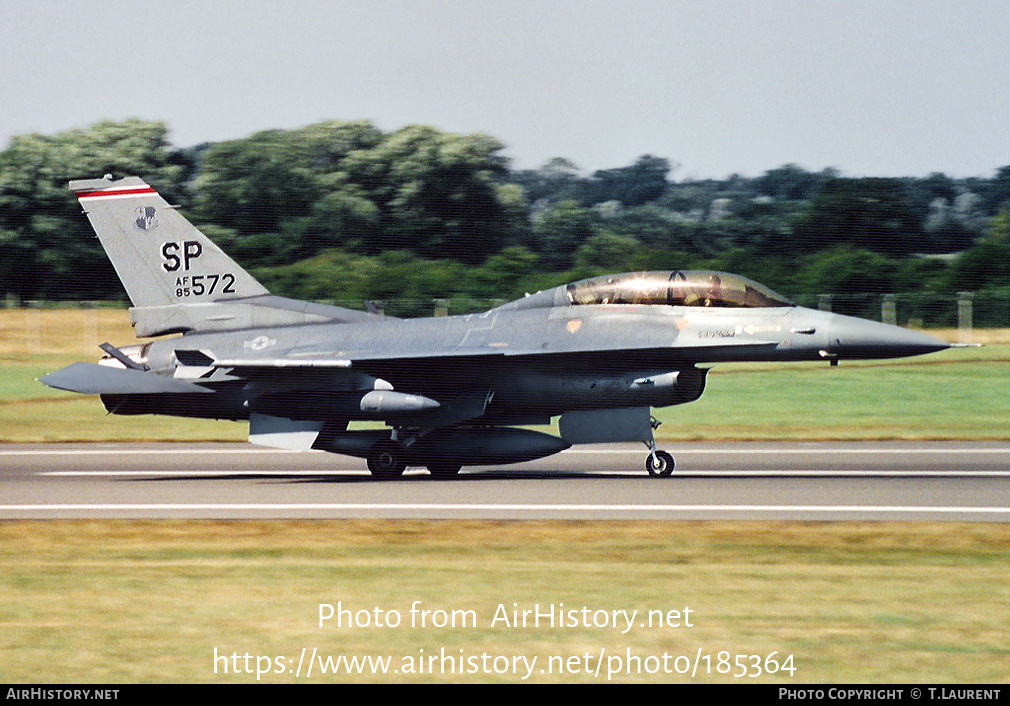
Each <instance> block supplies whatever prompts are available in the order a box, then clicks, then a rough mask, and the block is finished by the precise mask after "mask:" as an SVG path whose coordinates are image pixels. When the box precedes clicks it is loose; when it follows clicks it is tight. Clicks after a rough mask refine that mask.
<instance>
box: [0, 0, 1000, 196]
mask: <svg viewBox="0 0 1010 706" xmlns="http://www.w3.org/2000/svg"><path fill="white" fill-rule="evenodd" d="M0 59H2V61H0V75H2V78H3V87H2V92H0V145H6V144H7V141H8V140H9V139H10V137H11V136H12V135H17V134H23V133H29V132H41V133H52V132H58V131H61V130H66V129H69V128H74V127H85V126H87V125H90V124H91V123H93V122H96V121H98V120H100V119H105V118H109V119H114V120H118V119H123V118H127V117H134V116H136V117H141V118H145V119H152V120H163V121H165V122H166V123H167V124H168V126H169V128H170V130H171V140H172V142H173V144H175V145H177V146H190V145H194V144H198V143H200V142H206V141H217V140H223V139H229V138H235V137H243V136H246V135H249V134H251V133H253V132H255V131H257V130H263V129H269V128H275V127H281V128H293V127H299V126H302V125H307V124H310V123H313V122H317V121H320V120H327V119H335V120H357V119H368V120H372V121H373V122H375V124H376V125H378V126H379V127H380V128H382V129H384V130H394V129H396V128H399V127H402V126H404V125H409V124H415V123H422V124H428V125H432V126H434V127H437V128H439V129H442V130H447V131H451V132H461V133H470V132H484V133H487V134H490V135H492V136H494V137H496V138H498V139H500V140H501V141H503V142H504V143H505V144H506V145H507V146H508V147H507V150H506V154H507V156H509V157H510V158H511V159H512V162H513V166H515V167H517V168H525V167H536V166H539V165H540V164H542V163H544V162H545V161H546V160H548V159H550V158H551V157H555V156H562V157H567V158H569V159H571V160H572V161H573V162H575V164H576V165H578V166H579V167H580V168H581V169H582V170H583V171H585V172H591V171H593V170H596V169H601V168H609V167H619V166H624V165H627V164H630V163H631V162H632V161H634V160H635V159H636V158H637V157H638V156H640V155H642V154H646V153H649V154H654V155H658V156H662V157H666V158H668V159H670V160H671V161H673V162H676V163H678V164H679V165H680V167H679V169H678V170H677V171H676V172H674V173H673V175H672V176H673V178H675V179H683V178H688V177H724V176H727V175H729V174H731V173H734V172H738V173H742V174H745V175H748V176H757V175H760V174H762V173H763V172H765V171H766V170H768V169H771V168H774V167H777V166H780V165H782V164H786V163H797V164H799V165H801V166H803V167H805V168H807V169H811V170H820V169H823V168H825V167H835V168H837V169H840V170H841V171H842V172H843V173H844V174H846V175H851V176H859V175H879V176H892V175H909V176H924V175H926V174H929V173H931V172H935V171H942V172H945V173H947V174H949V175H952V176H975V175H978V176H991V175H992V174H993V173H994V171H995V169H996V168H998V167H1000V166H1003V165H1007V164H1010V1H1008V0H956V1H953V0H952V1H947V0H915V1H912V0H893V1H892V0H836V1H831V0H752V1H745V0H696V1H687V0H637V1H636V0H604V1H597V0H577V1H576V0H571V1H568V0H564V1H562V0H540V1H534V0H522V1H510V0H466V1H463V0H460V1H456V0H423V1H422V0H367V1H362V2H358V1H350V0H345V1H342V2H341V1H338V0H330V1H328V2H324V1H322V0H317V1H309V0H304V1H298V0H288V1H286V2H277V1H276V0H269V1H264V2H259V1H257V0H241V1H237V2H223V1H214V0H204V1H202V2H190V1H188V0H171V1H170V2H149V1H147V0H129V1H121V0H101V1H99V0H91V1H87V2H84V1H69V0H64V1H61V0H0Z"/></svg>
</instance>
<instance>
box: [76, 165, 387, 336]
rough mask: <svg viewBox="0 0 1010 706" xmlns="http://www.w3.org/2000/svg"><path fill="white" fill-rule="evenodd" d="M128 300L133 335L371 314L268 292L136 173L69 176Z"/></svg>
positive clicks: (356, 318)
mask: <svg viewBox="0 0 1010 706" xmlns="http://www.w3.org/2000/svg"><path fill="white" fill-rule="evenodd" d="M70 190H71V191H73V192H74V193H75V194H76V195H77V198H78V199H79V200H80V202H81V206H82V207H83V208H84V212H85V213H86V214H87V215H88V220H89V221H91V225H92V227H93V228H94V229H95V233H97V234H98V238H99V239H100V240H101V241H102V247H104V248H105V252H106V254H107V255H108V256H109V259H110V260H111V261H112V265H113V267H115V269H116V274H118V275H119V279H120V280H122V282H123V286H124V287H126V292H127V294H129V295H130V300H131V301H132V302H133V308H132V309H130V314H131V316H132V318H133V325H134V328H135V330H136V333H137V335H138V336H160V335H163V334H167V333H177V332H186V331H200V332H204V331H234V330H238V329H247V328H254V327H260V326H289V325H294V324H306V323H318V322H323V321H328V322H329V321H332V322H346V321H359V320H362V319H367V318H373V317H372V316H371V315H370V314H365V313H364V312H356V311H351V310H348V309H342V308H340V307H334V306H327V305H323V304H314V303H309V302H301V301H296V300H293V299H286V298H283V297H275V296H273V295H271V294H270V293H269V292H268V291H267V290H266V288H265V287H263V285H262V284H260V283H259V282H257V281H256V279H255V278H253V276H252V275H251V274H249V273H248V272H246V271H245V270H243V269H242V268H241V267H240V266H239V265H238V263H236V262H235V261H234V260H232V259H231V258H230V257H228V256H227V255H226V254H225V253H224V252H223V251H222V250H221V249H220V248H219V247H218V246H217V245H215V244H214V243H213V242H212V241H211V240H210V238H208V237H207V236H206V235H204V234H203V233H201V232H200V231H199V230H197V228H196V227H195V226H193V224H192V223H190V222H189V221H187V220H186V219H185V218H184V217H183V216H182V214H181V213H179V212H178V211H176V210H175V209H174V208H173V207H172V206H170V205H168V203H167V202H166V201H165V199H163V198H162V197H161V196H159V195H158V192H156V191H155V190H154V189H152V188H151V187H150V186H148V185H147V183H146V182H144V180H143V179H140V178H138V177H126V178H124V179H120V180H118V181H113V180H112V178H111V177H105V178H103V179H81V180H78V181H72V182H70Z"/></svg>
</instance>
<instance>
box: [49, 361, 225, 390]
mask: <svg viewBox="0 0 1010 706" xmlns="http://www.w3.org/2000/svg"><path fill="white" fill-rule="evenodd" d="M40 382H44V383H45V384H46V385H49V387H55V388H56V389H58V390H67V391H68V392H80V393H82V394H85V395H146V394H157V393H162V392H164V393H175V394H180V393H188V392H213V390H208V389H207V388H205V387H200V386H199V385H194V384H193V383H191V382H186V381H185V380H176V379H175V378H171V377H166V376H164V375H158V374H157V373H149V372H144V371H141V370H130V369H124V368H113V367H111V366H108V365H96V364H95V363H74V364H73V365H70V366H68V367H66V368H63V369H62V370H57V371H56V372H55V373H50V374H49V375H46V376H45V377H43V378H41V380H40Z"/></svg>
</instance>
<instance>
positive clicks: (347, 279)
mask: <svg viewBox="0 0 1010 706" xmlns="http://www.w3.org/2000/svg"><path fill="white" fill-rule="evenodd" d="M504 151H505V145H504V144H503V143H502V142H500V141H499V140H497V139H495V138H493V137H489V136H487V135H479V134H474V135H457V134H451V133H446V132H442V131H439V130H437V129H435V128H431V127H424V126H408V127H404V128H401V129H398V130H394V131H391V132H383V131H382V130H380V129H378V128H377V127H375V126H374V125H373V124H371V123H369V122H365V121H357V122H325V123H319V124H316V125H310V126H307V127H304V128H299V129H295V130H268V131H263V132H259V133H256V134H254V135H251V136H249V137H246V138H242V139H236V140H228V141H223V142H217V143H209V144H203V145H199V146H196V147H190V148H178V147H175V146H173V145H172V144H171V143H170V142H169V139H168V128H167V126H166V125H165V124H164V123H160V122H148V121H141V120H128V121H123V122H102V123H98V124H96V125H93V126H91V127H88V128H85V129H79V130H71V131H66V132H61V133H58V134H54V135H37V134H33V135H23V136H17V137H14V138H13V139H12V140H11V141H10V143H9V144H8V146H7V147H6V149H4V150H3V151H2V152H0V292H2V293H3V294H4V295H5V296H6V298H7V299H8V300H26V299H47V300H80V299H116V298H121V297H122V289H121V287H120V285H119V282H118V280H117V279H116V277H115V273H114V272H113V270H112V268H111V266H110V265H109V263H108V261H107V259H106V258H105V256H104V254H103V253H102V251H101V249H100V247H98V244H97V243H96V241H95V238H94V235H93V233H92V231H91V227H90V225H89V224H88V223H87V220H86V219H85V218H84V217H83V216H82V214H81V212H80V208H79V206H78V204H77V203H76V201H75V200H74V199H73V198H72V197H71V195H70V193H69V192H68V191H67V181H69V180H70V179H74V178H86V177H95V176H101V175H103V174H107V173H108V174H113V175H114V176H116V177H120V176H126V175H137V176H142V177H143V178H145V179H146V180H147V181H148V182H149V183H150V184H151V185H152V186H154V187H155V188H157V189H158V190H159V191H160V192H161V193H162V194H163V195H164V196H165V197H166V199H167V200H168V201H169V202H170V203H173V204H174V205H177V206H178V207H179V208H180V209H181V210H182V211H183V212H184V213H185V214H186V216H187V217H188V218H190V219H191V220H192V221H193V222H194V223H196V224H197V225H198V226H199V227H200V228H201V229H202V230H203V231H204V232H206V233H207V235H208V236H210V237H211V238H212V239H213V240H215V241H216V242H217V243H218V244H219V245H221V247H222V248H224V249H225V251H226V252H228V253H229V254H231V255H232V256H233V257H234V258H235V259H236V260H238V261H239V262H240V263H241V264H242V265H243V266H244V267H246V268H248V269H250V270H251V271H253V273H254V274H255V275H256V276H257V277H258V278H260V279H261V280H262V281H263V282H264V284H265V285H266V286H267V287H269V288H270V289H271V291H273V292H275V293H277V294H283V295H287V296H293V297H298V298H305V299H316V300H333V301H340V302H345V303H347V302H355V301H363V300H380V301H390V302H397V304H396V306H397V307H398V310H397V313H406V314H410V313H423V312H426V311H428V310H430V306H431V301H432V300H434V299H445V300H450V301H452V302H453V304H454V306H453V310H454V311H458V310H465V309H467V308H468V307H470V308H477V306H478V303H480V304H481V305H482V304H483V303H484V302H486V301H487V300H488V299H495V298H497V299H503V300H506V299H511V298H515V297H518V296H522V294H523V293H525V292H532V291H536V290H537V289H542V288H544V287H548V286H554V285H556V284H560V283H563V282H566V281H571V280H574V279H579V278H582V277H588V276H592V275H596V274H601V273H605V272H620V271H631V270H648V269H653V270H658V269H719V270H725V271H732V272H737V273H739V274H743V275H745V276H749V277H752V278H753V279H756V280H758V281H760V282H763V283H765V284H767V285H769V286H771V287H772V288H774V289H776V290H779V291H781V292H783V293H785V294H788V295H794V296H795V295H802V294H814V293H816V294H845V293H853V292H856V293H888V292H928V293H936V294H944V293H950V294H953V293H955V292H958V291H963V290H972V291H986V292H996V293H1001V294H1002V295H1004V296H1010V166H1005V167H1002V168H999V169H997V170H996V172H995V174H994V176H992V177H973V178H953V177H949V176H947V175H944V174H941V173H935V174H931V175H929V176H926V177H908V178H881V177H864V178H847V177H843V176H842V175H840V174H839V173H838V172H836V171H834V170H831V169H826V170H822V171H819V172H811V171H808V170H806V169H803V168H801V167H799V166H797V165H793V164H787V165H784V166H782V167H779V168H777V169H772V170H769V171H768V172H766V173H765V174H763V175H761V176H758V177H745V176H741V175H732V176H730V177H728V178H726V179H683V180H679V181H678V180H675V179H674V178H673V175H674V173H675V172H676V170H677V165H676V164H675V163H673V162H671V161H670V160H668V159H666V158H663V157H658V156H654V155H644V156H642V157H640V158H639V159H637V160H636V161H635V162H634V163H632V164H630V165H627V166H624V167H617V168H613V169H605V170H599V171H596V172H593V173H592V174H588V175H586V174H582V173H581V172H580V170H579V169H578V167H577V166H576V165H574V164H573V163H572V162H570V161H569V160H566V159H564V158H556V159H553V160H551V161H549V162H548V163H546V164H544V165H543V166H541V167H540V168H538V169H524V170H514V169H512V168H511V167H510V164H509V160H508V158H507V157H506V156H505V154H504ZM412 302H413V303H412Z"/></svg>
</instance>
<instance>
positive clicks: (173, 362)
mask: <svg viewBox="0 0 1010 706" xmlns="http://www.w3.org/2000/svg"><path fill="white" fill-rule="evenodd" d="M70 189H71V190H72V191H73V192H74V193H75V194H76V196H77V198H78V199H79V200H80V203H81V205H82V206H83V208H84V211H85V213H86V214H87V216H88V219H89V220H90V222H91V224H92V226H93V227H94V229H95V232H96V233H97V234H98V237H99V239H100V240H101V243H102V245H103V247H104V248H105V251H106V253H107V254H108V256H109V258H110V259H111V261H112V263H113V265H114V267H115V269H116V272H117V273H118V275H119V277H120V279H121V280H122V282H123V285H124V287H125V288H126V291H127V293H128V294H129V297H130V299H131V301H132V304H133V307H132V308H131V309H130V314H131V319H132V322H133V325H134V329H135V332H136V335H137V336H138V337H140V338H151V339H153V340H150V341H148V342H146V343H143V344H142V345H131V346H126V347H122V348H118V347H115V346H113V345H111V344H108V343H106V344H103V345H102V346H101V347H102V349H103V350H104V351H105V356H104V357H103V358H102V359H101V361H100V362H99V363H98V364H93V363H75V364H73V365H71V366H69V367H67V368H64V369H62V370H59V371H57V372H55V373H52V374H50V375H47V376H45V377H43V378H42V382H44V383H45V384H47V385H50V386H52V387H55V388H59V389H62V390H69V391H73V392H79V393H85V394H97V395H100V396H101V399H102V401H103V403H104V405H105V407H106V408H107V409H108V410H109V412H111V413H113V414H164V415H175V416H182V417H201V418H210V419H231V420H248V421H249V440H250V441H251V442H253V443H255V444H260V445H264V446H269V447H276V448H282V449H296V450H309V449H316V450H322V451H329V452H334V453H338V454H346V455H350V456H356V457H360V458H364V459H367V463H368V468H369V470H370V471H371V473H372V474H373V475H374V476H376V477H378V478H395V477H398V476H400V475H401V474H402V473H403V471H404V469H405V468H406V467H408V466H424V467H426V468H427V469H428V471H430V472H431V474H433V475H434V476H436V477H451V476H454V475H455V474H456V473H458V472H459V471H460V469H461V468H462V467H463V466H473V465H491V464H505V463H515V462H520V461H528V460H533V459H537V458H542V457H545V456H549V455H551V454H554V453H557V452H559V451H562V450H564V449H566V448H568V447H569V446H571V445H573V444H591V443H601V442H618V441H640V442H643V443H644V444H645V445H646V446H647V447H648V452H647V454H646V458H645V468H646V470H647V472H648V473H649V474H651V475H655V476H668V475H670V474H671V473H672V472H673V470H674V467H675V463H674V459H673V457H672V456H671V455H670V454H669V453H668V452H666V451H663V450H660V449H658V448H657V445H656V440H655V435H654V430H655V428H656V426H657V422H656V420H655V418H654V417H653V415H652V408H653V407H666V406H669V405H679V404H686V403H688V402H693V401H694V400H697V399H698V398H699V397H701V395H702V392H703V391H704V389H705V379H706V375H707V372H708V367H707V366H709V365H710V364H713V363H719V362H723V361H800V360H820V361H828V362H830V363H831V364H835V363H837V361H839V360H843V359H860V358H892V357H899V356H910V355H917V354H920V353H929V352H932V351H938V350H941V349H944V348H947V347H948V345H949V344H947V343H945V342H944V341H941V340H939V339H937V338H934V337H932V336H929V335H927V334H924V333H920V332H917V331H912V330H908V329H903V328H899V327H896V326H890V325H886V324H881V323H876V322H873V321H868V320H864V319H859V318H854V317H849V316H842V315H839V314H833V313H829V312H823V311H816V310H812V309H807V308H803V307H800V306H796V305H795V304H793V303H792V302H791V301H789V300H788V299H786V298H785V297H783V296H780V295H779V294H776V293H775V292H773V291H771V290H770V289H768V288H767V287H765V286H763V285H761V284H758V283H757V282H754V281H751V280H749V279H747V278H744V277H740V276H738V275H733V274H728V273H724V272H707V271H683V270H675V271H661V272H659V271H651V272H632V273H625V274H615V275H610V276H603V277H593V278H591V279H586V280H582V281H580V282H574V283H572V284H568V285H564V286H560V287H555V288H553V289H548V290H545V291H540V292H537V293H535V294H532V295H528V296H526V297H524V298H522V299H519V300H517V301H513V302H510V303H508V304H505V305H503V306H499V307H496V308H493V309H490V310H489V311H486V312H484V313H481V314H469V315H465V316H447V317H435V318H419V319H398V318H394V317H391V316H382V315H379V314H376V313H371V312H363V311H356V310H351V309H346V308H341V307H336V306H330V305H325V304H319V303H310V302H302V301H296V300H292V299H287V298H284V297H279V296H274V295H272V294H270V293H269V292H268V291H267V290H266V289H265V288H264V287H263V286H262V285H261V284H260V283H259V282H257V281H256V280H255V279H254V278H253V277H252V276H251V275H250V274H249V273H248V272H246V271H245V270H243V269H242V268H241V267H239V265H238V264H236V263H235V262H234V261H233V260H232V259H231V258H230V257H228V256H227V255H226V254H225V253H224V252H222V250H221V249H220V248H218V247H217V246H216V245H215V244H214V243H213V242H212V241H211V240H210V239H209V238H207V237H206V236H205V235H204V234H203V233H201V232H200V231H199V230H198V229H197V228H196V227H194V226H193V225H192V224H191V223H190V222H189V221H187V220H186V219H185V218H184V217H183V216H182V214H180V213H179V211H177V210H175V209H174V208H172V207H171V206H170V205H169V204H168V203H167V202H166V201H165V200H164V199H163V198H162V197H161V196H159V195H158V193H157V192H156V191H155V190H154V189H153V188H151V187H150V186H148V184H146V183H145V182H144V181H143V180H141V179H140V178H137V177H126V178H123V179H120V180H112V178H111V177H109V176H106V177H105V178H102V179H87V180H79V181H72V182H70ZM178 334H181V335H178ZM555 417H559V421H558V429H559V432H560V436H556V435H554V434H548V433H544V432H540V431H535V430H531V429H527V428H526V427H527V426H531V425H547V424H550V423H551V422H552V420H553V419H554V418H555ZM365 420H367V421H371V422H378V423H379V424H371V425H361V424H356V425H355V428H351V422H360V421H365ZM362 426H364V427H365V428H361V427H362Z"/></svg>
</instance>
